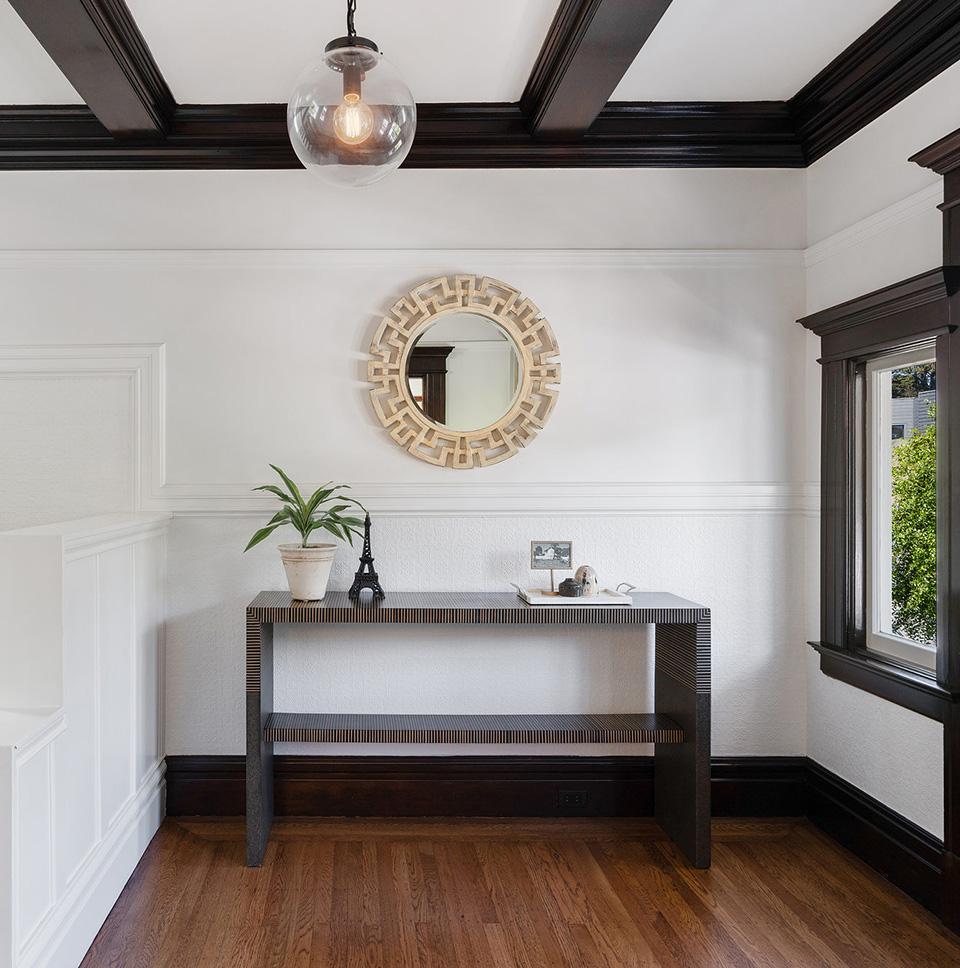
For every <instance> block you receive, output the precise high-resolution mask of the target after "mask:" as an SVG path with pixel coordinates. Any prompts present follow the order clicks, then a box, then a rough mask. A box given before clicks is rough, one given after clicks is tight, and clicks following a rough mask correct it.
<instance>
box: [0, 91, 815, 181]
mask: <svg viewBox="0 0 960 968" xmlns="http://www.w3.org/2000/svg"><path fill="white" fill-rule="evenodd" d="M417 110H418V122H417V135H416V138H415V140H414V143H413V147H412V149H411V151H410V154H409V155H408V156H407V160H406V161H405V162H404V167H406V168H521V167H540V168H570V167H643V166H651V167H662V166H688V165H689V166H709V167H716V166H726V165H733V166H748V167H778V168H783V167H786V168H795V167H799V166H802V164H803V155H802V152H801V150H800V146H799V144H798V143H797V142H796V140H795V139H794V138H793V135H792V133H791V131H790V120H789V115H788V113H787V110H786V108H785V106H784V105H783V104H781V103H778V102H747V103H727V102H718V103H712V104H711V103H707V104H611V105H608V106H607V107H606V108H605V109H604V110H603V111H602V112H601V114H600V117H599V118H598V119H597V121H596V122H595V123H594V125H593V127H592V128H591V130H590V133H589V134H588V135H587V136H585V137H582V138H575V139H571V140H563V141H553V140H551V141H539V140H537V139H536V138H534V137H533V136H532V135H531V134H530V131H529V129H528V127H527V123H526V118H525V117H524V115H523V113H522V112H521V111H520V109H519V107H518V106H517V105H515V104H496V103H480V104H421V105H418V108H417ZM299 167H300V162H299V161H298V160H297V157H296V155H295V154H294V152H293V148H292V147H291V145H290V139H289V137H288V136H287V126H286V106H285V105H283V104H225V105H212V104H211V105H180V106H178V107H177V108H176V110H175V112H174V114H173V118H172V120H171V122H170V125H169V130H168V134H167V136H166V138H164V139H163V140H157V139H155V138H140V139H125V140H124V141H122V142H121V141H117V140H115V139H114V138H112V137H111V135H110V133H109V132H108V131H107V130H106V128H104V127H103V125H102V124H100V123H99V121H98V120H97V119H96V117H94V115H93V113H92V112H91V111H90V110H89V109H87V108H84V107H81V106H77V107H46V106H33V107H13V108H0V168H4V169H64V168H85V169H91V168H93V169H127V168H184V169H189V168H217V169H226V168H260V169H269V168H299Z"/></svg>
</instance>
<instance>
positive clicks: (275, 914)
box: [82, 820, 960, 968]
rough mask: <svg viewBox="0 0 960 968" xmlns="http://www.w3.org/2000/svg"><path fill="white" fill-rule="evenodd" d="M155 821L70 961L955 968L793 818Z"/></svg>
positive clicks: (155, 966) (923, 920) (916, 911)
mask: <svg viewBox="0 0 960 968" xmlns="http://www.w3.org/2000/svg"><path fill="white" fill-rule="evenodd" d="M714 837H715V841H714V863H713V867H712V868H711V869H710V870H706V871H698V870H692V869H691V868H689V867H688V866H687V865H686V863H685V862H684V861H683V859H682V858H681V856H680V855H679V853H678V852H677V850H676V849H675V848H674V846H673V845H672V844H671V843H670V842H669V841H668V840H667V839H666V838H665V837H664V835H663V834H662V833H661V831H660V829H659V828H658V827H657V826H656V825H655V824H654V823H653V822H652V821H649V820H541V821H529V820H522V821H472V820H444V821H432V820H427V821H422V820H310V821H283V820H278V821H277V823H276V824H275V826H274V833H273V837H272V838H271V841H270V845H269V847H268V848H267V854H266V857H265V860H264V865H263V867H262V868H260V869H259V870H250V869H247V868H245V867H244V866H243V856H244V845H243V827H242V825H241V824H240V823H239V822H237V821H183V820H180V821H173V820H168V821H167V822H166V823H165V824H164V825H163V827H162V828H161V830H160V832H159V833H158V834H157V836H156V838H155V839H154V841H153V843H152V844H151V845H150V848H149V849H148V850H147V853H146V854H145V855H144V857H143V860H142V861H141V862H140V865H139V866H138V867H137V870H136V871H135V873H134V875H133V877H132V878H131V880H130V883H129V884H128V885H127V887H126V888H125V889H124V891H123V893H122V894H121V896H120V898H119V900H118V901H117V904H116V906H115V907H114V909H113V911H112V912H111V914H110V917H109V918H108V919H107V921H106V923H105V924H104V926H103V928H102V929H101V931H100V934H99V935H98V936H97V939H96V941H95V942H94V944H93V946H92V948H91V949H90V952H89V953H88V954H87V957H86V958H85V959H84V961H83V965H82V968H106V966H117V968H175V966H176V968H242V966H250V968H254V966H255V968H268V966H284V968H293V966H297V968H311V966H323V968H327V966H331V968H332V966H341V965H342V966H367V965H370V966H373V965H379V966H383V968H408V966H409V968H455V966H477V968H488V966H510V968H513V966H531V968H534V966H544V968H545V966H560V965H563V966H565V965H570V966H578V968H579V966H604V968H607V966H614V968H621V966H633V965H649V966H661V965H662V966H678V968H679V966H682V968H694V966H697V968H699V966H704V968H723V966H731V968H732V966H751V965H756V966H765V968H766V966H785V968H798V966H800V968H806V966H820V965H826V966H832V968H840V966H862V968H885V966H900V965H903V966H910V968H921V966H931V968H934V966H935V968H946V966H949V965H960V940H958V939H957V938H955V937H954V936H953V935H951V934H950V933H949V932H947V931H946V930H945V929H944V928H942V927H941V926H940V925H939V923H938V922H937V921H936V920H935V919H934V918H933V917H932V916H931V915H929V914H927V912H926V911H924V910H923V909H922V908H921V907H919V906H918V905H916V904H914V903H913V902H912V901H910V900H909V899H908V898H907V897H906V896H905V895H903V894H901V893H900V892H899V891H898V890H897V889H896V888H893V887H891V886H890V885H889V884H887V882H885V881H884V880H883V879H882V878H881V877H880V876H879V875H878V874H876V873H874V872H873V871H872V870H871V869H870V868H868V867H866V866H864V865H863V864H861V863H860V862H859V861H858V860H857V859H856V858H854V857H853V856H852V855H850V854H848V853H846V852H845V851H844V850H843V849H842V848H840V847H838V846H836V845H835V844H833V843H832V842H831V841H830V840H829V839H827V838H826V837H825V836H823V835H822V834H820V833H819V832H818V831H817V830H816V829H815V828H813V827H812V826H810V825H809V824H808V823H807V822H806V821H715V822H714Z"/></svg>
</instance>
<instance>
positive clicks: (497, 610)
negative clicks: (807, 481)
mask: <svg viewBox="0 0 960 968" xmlns="http://www.w3.org/2000/svg"><path fill="white" fill-rule="evenodd" d="M631 597H632V598H633V605H632V606H631V605H557V606H553V605H528V604H527V603H526V602H524V601H522V600H521V599H520V598H519V597H518V596H517V595H516V594H515V593H511V592H393V593H389V594H388V595H387V597H386V599H385V600H384V601H382V602H366V603H364V604H362V605H361V604H357V603H355V602H351V601H350V599H349V598H348V597H347V593H346V592H342V591H341V592H328V593H327V596H326V598H324V599H323V600H322V601H319V602H300V601H293V599H292V598H291V596H290V593H289V592H280V591H264V592H260V594H259V595H257V597H256V598H255V599H254V600H253V601H252V602H251V603H250V604H249V605H248V606H247V613H248V615H251V616H254V617H256V618H259V619H260V620H261V621H264V622H277V623H286V622H296V623H311V622H317V623H340V624H367V623H388V624H389V623H394V624H432V625H447V624H452V625H455V624H461V625H468V624H489V625H543V624H563V625H594V624H596V625H642V624H649V623H653V624H660V623H663V624H679V623H684V624H686V623H694V622H701V621H703V620H705V619H707V618H708V617H709V615H710V610H709V609H708V608H706V607H705V606H704V605H700V604H698V603H696V602H691V601H688V600H687V599H684V598H680V597H679V596H677V595H671V594H669V593H666V592H635V593H634V594H633V595H632V596H631Z"/></svg>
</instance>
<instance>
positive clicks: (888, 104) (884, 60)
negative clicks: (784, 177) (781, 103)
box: [790, 0, 960, 163]
mask: <svg viewBox="0 0 960 968" xmlns="http://www.w3.org/2000/svg"><path fill="white" fill-rule="evenodd" d="M957 60H960V3H957V2H956V0H900V3H898V4H897V5H896V6H895V7H894V8H893V9H892V10H890V11H889V12H888V13H887V14H885V15H884V16H883V17H881V18H880V19H879V20H878V21H877V22H876V23H875V24H874V25H873V26H872V27H870V28H869V29H868V30H867V31H866V32H865V33H863V34H862V35H861V36H860V37H858V38H857V40H855V41H854V42H853V43H852V44H851V45H850V46H849V47H848V48H847V49H846V50H845V51H844V52H843V53H842V54H840V55H839V56H838V57H837V58H836V59H835V60H834V61H833V62H832V63H831V64H829V65H828V66H827V67H825V68H824V69H823V70H822V71H821V72H820V73H819V74H818V75H817V76H816V77H815V78H814V79H813V80H812V81H810V83H809V84H807V85H806V86H805V87H803V88H802V89H801V90H800V91H799V92H798V93H797V94H796V95H794V97H793V99H792V100H791V101H790V108H791V111H792V112H793V116H794V118H795V121H796V132H797V135H798V137H799V138H800V140H801V141H802V142H803V148H804V152H805V154H806V158H807V162H808V163H812V162H814V161H816V160H817V159H818V158H821V157H823V155H825V154H826V153H827V152H828V151H830V150H832V149H833V148H836V147H837V145H839V144H841V143H842V142H843V141H845V140H846V139H847V138H849V137H850V136H851V135H853V134H856V132H857V131H859V130H860V129H861V128H863V127H865V126H866V125H868V124H869V123H870V122H871V121H873V120H875V119H876V118H878V117H880V115H881V114H883V113H884V112H885V111H888V110H889V109H890V108H892V107H893V106H894V105H895V104H898V103H899V102H900V101H902V100H903V99H904V98H905V97H907V96H908V95H910V94H912V93H913V92H914V91H916V90H917V89H918V88H920V87H922V86H923V85H924V84H926V83H927V81H930V80H932V79H933V78H934V77H936V76H937V74H939V73H940V72H941V71H943V70H945V69H946V68H947V67H950V65H951V64H955V63H956V62H957Z"/></svg>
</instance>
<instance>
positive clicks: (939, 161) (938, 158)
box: [909, 128, 960, 175]
mask: <svg viewBox="0 0 960 968" xmlns="http://www.w3.org/2000/svg"><path fill="white" fill-rule="evenodd" d="M909 160H910V161H912V162H913V163H914V164H917V165H919V166H920V167H921V168H929V169H930V170H931V171H935V172H936V173H937V174H938V175H946V174H949V173H950V172H952V171H954V170H956V169H957V168H960V128H958V129H957V130H956V131H951V132H950V134H947V135H944V136H943V137H942V138H941V139H940V140H939V141H935V142H934V143H933V144H932V145H927V147H926V148H922V149H921V150H920V151H918V152H917V153H916V154H913V155H911V156H910V158H909Z"/></svg>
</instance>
